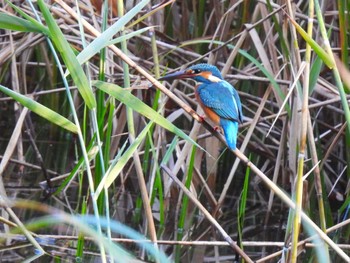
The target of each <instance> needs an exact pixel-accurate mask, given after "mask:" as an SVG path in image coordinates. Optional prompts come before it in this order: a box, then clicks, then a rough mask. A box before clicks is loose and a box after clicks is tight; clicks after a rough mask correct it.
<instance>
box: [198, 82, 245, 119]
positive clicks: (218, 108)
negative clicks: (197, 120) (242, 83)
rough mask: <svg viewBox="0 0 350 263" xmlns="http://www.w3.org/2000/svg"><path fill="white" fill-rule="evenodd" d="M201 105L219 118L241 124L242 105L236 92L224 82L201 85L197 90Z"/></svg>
mask: <svg viewBox="0 0 350 263" xmlns="http://www.w3.org/2000/svg"><path fill="white" fill-rule="evenodd" d="M197 92H198V95H199V97H200V99H201V101H202V103H203V104H204V105H205V106H206V107H208V108H210V109H212V110H213V111H214V112H215V113H216V114H218V115H219V116H220V117H221V118H225V119H231V120H235V121H240V122H242V119H243V118H242V116H243V115H242V105H241V101H240V99H239V96H238V93H237V91H236V90H235V89H234V88H233V87H232V86H231V85H230V84H229V83H228V82H226V81H220V82H216V83H211V84H202V85H200V86H199V87H198V89H197Z"/></svg>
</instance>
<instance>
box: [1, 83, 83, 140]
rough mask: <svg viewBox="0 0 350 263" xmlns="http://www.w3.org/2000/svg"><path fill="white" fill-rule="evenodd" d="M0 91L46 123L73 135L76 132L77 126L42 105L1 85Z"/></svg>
mask: <svg viewBox="0 0 350 263" xmlns="http://www.w3.org/2000/svg"><path fill="white" fill-rule="evenodd" d="M0 91H2V92H3V93H5V94H6V95H8V96H10V97H11V98H13V99H14V100H16V101H17V102H18V103H20V104H22V105H23V106H24V107H27V108H28V109H29V110H31V111H32V112H35V113H36V114H38V115H39V116H41V117H43V118H45V119H47V120H48V121H50V122H52V123H54V124H56V125H58V126H60V127H62V128H64V129H66V130H68V131H71V132H74V133H77V132H78V128H77V126H76V125H75V124H74V123H72V122H71V121H70V120H68V119H66V118H65V117H63V116H62V115H60V114H58V113H57V112H55V111H53V110H51V109H49V108H47V107H45V106H44V105H42V104H40V103H38V102H36V101H35V100H33V99H31V98H29V97H27V96H24V95H22V94H19V93H17V92H14V91H13V90H10V89H9V88H6V87H4V86H2V85H0Z"/></svg>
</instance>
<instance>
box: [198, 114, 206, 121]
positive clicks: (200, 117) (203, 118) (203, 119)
mask: <svg viewBox="0 0 350 263" xmlns="http://www.w3.org/2000/svg"><path fill="white" fill-rule="evenodd" d="M198 116H199V122H200V123H202V122H204V121H205V118H206V116H205V115H198Z"/></svg>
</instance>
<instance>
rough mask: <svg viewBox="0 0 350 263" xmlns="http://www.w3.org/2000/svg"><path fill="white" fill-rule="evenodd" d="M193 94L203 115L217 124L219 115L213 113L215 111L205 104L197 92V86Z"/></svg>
mask: <svg viewBox="0 0 350 263" xmlns="http://www.w3.org/2000/svg"><path fill="white" fill-rule="evenodd" d="M195 96H196V99H197V101H198V103H199V105H201V107H202V109H203V111H204V113H205V115H206V116H207V117H208V118H209V119H210V120H211V121H213V122H214V123H215V124H216V125H219V124H220V117H219V115H217V114H216V113H215V111H213V110H212V109H211V108H209V107H207V106H205V105H204V104H203V102H202V100H201V98H200V96H199V94H198V92H197V87H196V88H195Z"/></svg>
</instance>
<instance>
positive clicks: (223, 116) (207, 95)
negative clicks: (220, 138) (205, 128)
mask: <svg viewBox="0 0 350 263" xmlns="http://www.w3.org/2000/svg"><path fill="white" fill-rule="evenodd" d="M186 78H188V79H193V80H195V81H196V82H198V85H196V87H195V95H196V99H197V101H198V102H199V104H200V105H201V107H202V109H203V111H204V113H205V114H206V115H207V116H208V117H209V119H211V120H212V121H213V122H214V123H215V124H216V125H220V126H221V127H222V129H223V130H224V135H225V138H226V142H227V145H228V146H229V148H230V149H231V150H235V149H236V142H237V133H238V122H241V123H242V122H243V114H242V104H241V100H240V98H239V95H238V92H237V90H236V89H235V88H234V87H233V86H232V85H231V84H230V83H228V82H227V81H225V80H224V79H223V77H222V75H221V73H220V71H219V70H218V68H217V67H215V66H213V65H210V64H197V65H194V66H191V67H189V68H188V69H186V70H184V71H178V72H175V73H170V74H167V75H165V76H163V77H161V78H160V79H159V80H174V79H186Z"/></svg>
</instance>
